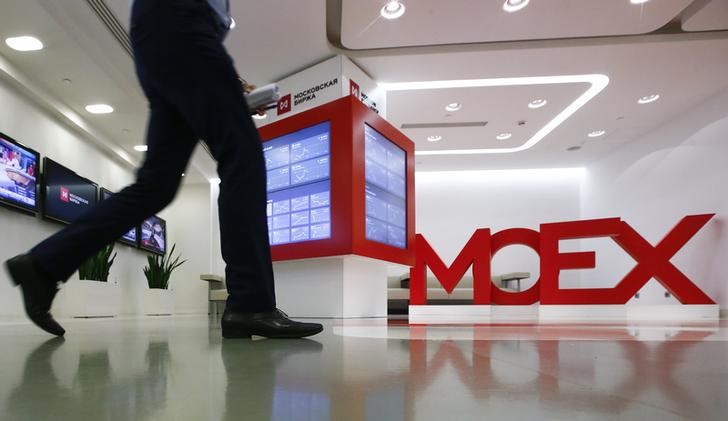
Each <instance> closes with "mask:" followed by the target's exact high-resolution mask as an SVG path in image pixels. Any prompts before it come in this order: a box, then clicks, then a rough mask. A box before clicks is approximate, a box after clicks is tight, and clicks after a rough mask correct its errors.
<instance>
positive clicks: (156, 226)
mask: <svg viewBox="0 0 728 421" xmlns="http://www.w3.org/2000/svg"><path fill="white" fill-rule="evenodd" d="M139 247H140V248H142V249H144V250H147V251H150V252H152V253H155V254H161V255H164V254H165V253H166V252H167V222H166V221H165V220H164V219H162V218H160V217H158V216H156V215H155V216H152V217H149V218H147V219H145V220H144V222H142V227H141V236H140V242H139Z"/></svg>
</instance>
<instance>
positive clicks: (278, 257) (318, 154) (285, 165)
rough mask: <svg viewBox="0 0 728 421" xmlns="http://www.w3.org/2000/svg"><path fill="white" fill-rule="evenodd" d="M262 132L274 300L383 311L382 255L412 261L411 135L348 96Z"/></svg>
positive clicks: (361, 313) (347, 311)
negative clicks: (274, 282) (274, 283)
mask: <svg viewBox="0 0 728 421" xmlns="http://www.w3.org/2000/svg"><path fill="white" fill-rule="evenodd" d="M259 132H260V135H261V137H262V140H263V150H264V153H265V156H266V167H267V168H266V169H267V171H268V225H269V235H270V240H271V251H272V257H273V260H274V262H275V264H274V267H275V271H276V284H277V291H276V292H277V295H278V299H279V302H281V303H280V304H281V307H283V308H286V309H287V311H288V310H289V309H291V311H290V312H291V315H292V316H299V317H306V316H308V317H372V316H382V317H384V316H386V291H387V287H386V276H387V273H386V272H387V270H386V269H387V264H388V263H387V262H390V263H395V264H401V265H406V266H411V265H413V264H414V245H415V198H414V143H413V142H412V141H411V140H409V139H408V138H407V137H406V136H405V135H404V134H402V133H401V132H400V131H399V130H397V129H396V128H395V127H394V126H392V125H391V124H389V123H388V122H387V121H386V120H384V119H383V118H381V117H380V116H379V115H378V114H377V113H375V112H374V111H372V110H370V109H369V108H367V107H366V106H365V105H364V104H363V103H362V102H361V101H359V100H358V99H356V98H355V97H353V96H349V97H345V98H341V99H339V100H336V101H332V102H330V103H327V104H324V105H321V106H319V107H316V108H313V109H311V110H308V111H304V112H301V113H299V114H295V115H292V116H291V117H289V118H286V119H283V120H279V121H277V122H275V123H272V124H270V125H267V126H263V127H261V128H260V129H259Z"/></svg>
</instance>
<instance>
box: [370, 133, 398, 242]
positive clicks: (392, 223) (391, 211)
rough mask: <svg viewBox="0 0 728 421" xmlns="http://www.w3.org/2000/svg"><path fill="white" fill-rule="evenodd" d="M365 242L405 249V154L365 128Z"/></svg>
mask: <svg viewBox="0 0 728 421" xmlns="http://www.w3.org/2000/svg"><path fill="white" fill-rule="evenodd" d="M364 159H365V161H364V172H365V178H366V192H365V194H366V238H367V240H371V241H376V242H379V243H383V244H387V245H390V246H393V247H397V248H401V249H405V248H407V183H406V178H405V177H406V168H407V166H406V162H407V161H406V157H405V152H404V150H402V149H401V148H400V147H399V146H397V145H395V144H394V143H392V142H391V141H390V140H389V139H387V138H386V137H384V136H382V135H381V134H380V133H379V132H377V131H376V130H374V129H373V128H371V127H369V125H365V126H364Z"/></svg>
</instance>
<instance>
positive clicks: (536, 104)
mask: <svg viewBox="0 0 728 421" xmlns="http://www.w3.org/2000/svg"><path fill="white" fill-rule="evenodd" d="M546 103H548V101H546V100H545V99H540V98H539V99H534V100H533V101H531V102H529V103H528V108H541V107H543V106H544V105H546Z"/></svg>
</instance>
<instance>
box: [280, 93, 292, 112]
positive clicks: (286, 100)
mask: <svg viewBox="0 0 728 421" xmlns="http://www.w3.org/2000/svg"><path fill="white" fill-rule="evenodd" d="M289 111H291V94H288V95H286V96H284V97H282V98H281V99H280V100H279V101H278V115H281V114H285V113H287V112H289Z"/></svg>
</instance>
